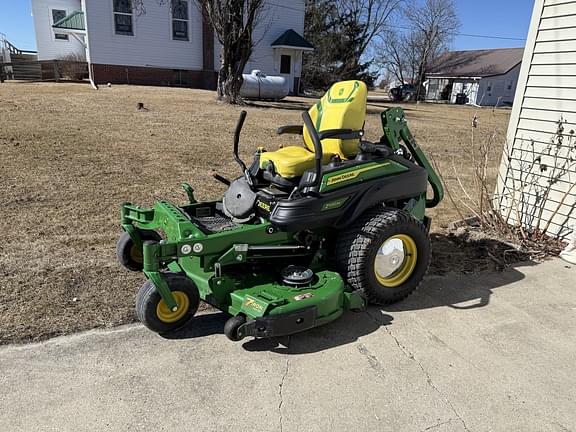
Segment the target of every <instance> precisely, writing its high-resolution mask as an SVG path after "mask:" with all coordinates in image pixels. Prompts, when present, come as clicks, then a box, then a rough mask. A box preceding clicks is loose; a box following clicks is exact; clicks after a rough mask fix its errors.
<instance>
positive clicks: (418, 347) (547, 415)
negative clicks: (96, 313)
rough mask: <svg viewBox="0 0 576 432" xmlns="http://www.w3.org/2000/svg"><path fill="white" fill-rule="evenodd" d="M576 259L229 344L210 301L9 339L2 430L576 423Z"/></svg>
mask: <svg viewBox="0 0 576 432" xmlns="http://www.w3.org/2000/svg"><path fill="white" fill-rule="evenodd" d="M575 279H576V267H574V266H572V268H570V266H569V265H567V264H566V263H564V262H562V261H560V260H552V261H548V262H545V263H543V264H539V265H534V266H532V265H525V266H518V267H516V268H515V269H512V270H510V271H507V272H505V273H500V274H490V273H485V274H478V275H474V276H449V277H433V278H429V279H428V280H427V281H426V283H425V284H424V286H423V287H422V289H421V290H420V291H419V292H418V293H417V294H415V295H414V296H412V297H411V298H410V299H408V300H407V301H405V302H402V303H401V304H398V305H396V306H394V307H390V308H387V309H385V310H380V309H379V308H371V309H370V310H369V311H368V312H366V313H350V314H347V315H346V316H344V317H343V318H342V319H340V320H339V321H337V322H336V323H333V324H332V325H329V326H326V327H324V328H318V329H314V330H312V331H309V332H307V333H304V334H300V335H295V336H292V337H289V338H288V337H287V338H282V339H277V340H245V341H243V342H240V343H232V342H230V341H228V340H227V339H226V338H225V336H223V335H222V334H221V331H222V326H223V323H224V321H225V317H223V316H222V315H221V314H212V315H202V316H200V317H198V318H197V320H196V322H195V323H194V324H193V326H192V327H191V328H189V329H187V330H185V331H183V332H181V333H180V334H179V335H177V337H176V338H174V339H163V338H161V337H159V336H156V335H155V334H152V333H151V332H149V331H147V330H146V329H144V328H143V327H141V326H140V325H130V326H124V327H120V328H117V329H114V330H99V331H91V332H87V333H83V334H77V335H73V336H67V337H60V338H55V339H52V340H50V341H47V342H45V343H40V344H34V345H25V346H6V347H2V348H0V387H1V391H0V430H2V431H7V432H8V431H10V432H16V431H26V432H30V431H58V432H61V431H74V432H79V431H122V432H126V431H283V432H284V431H285V432H288V431H299V432H301V431H569V430H576V372H575V367H576V283H574V280H575Z"/></svg>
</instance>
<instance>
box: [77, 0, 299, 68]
mask: <svg viewBox="0 0 576 432" xmlns="http://www.w3.org/2000/svg"><path fill="white" fill-rule="evenodd" d="M85 3H86V19H87V27H88V28H89V38H90V54H91V60H92V62H93V63H95V64H110V65H122V66H148V67H162V68H173V69H191V70H201V69H202V64H203V62H202V16H201V13H200V11H199V10H198V8H197V7H196V5H195V2H194V0H190V15H191V20H190V41H174V40H172V34H171V15H170V9H169V7H167V6H166V5H165V4H161V2H158V0H147V1H146V2H145V5H146V13H145V14H142V15H140V16H137V15H134V17H133V21H134V36H123V35H116V34H115V33H114V25H113V22H114V21H113V12H112V0H85ZM285 3H286V4H285V5H282V4H281V3H280V0H268V2H267V4H266V5H265V7H264V10H263V11H262V14H261V16H260V22H259V24H258V25H257V27H256V28H255V30H254V41H255V42H256V46H255V47H254V51H253V54H252V57H251V59H250V61H249V63H248V64H247V66H246V69H245V70H246V71H247V72H249V71H251V70H252V69H260V70H262V71H263V72H265V73H267V74H277V73H278V72H279V57H278V56H276V57H278V58H276V57H275V54H274V50H273V49H272V47H271V46H270V44H271V43H272V42H273V41H274V40H275V39H276V38H278V36H280V35H281V34H282V33H284V32H285V31H286V30H288V29H294V30H295V31H297V32H298V33H300V34H303V32H304V0H296V1H293V2H289V3H288V2H285ZM293 60H294V61H296V58H294V59H293ZM219 64H220V46H219V43H218V40H217V38H215V43H214V68H215V69H216V70H218V69H219ZM295 66H296V67H295V69H296V71H297V73H298V74H297V75H296V76H300V67H301V63H300V64H296V65H295Z"/></svg>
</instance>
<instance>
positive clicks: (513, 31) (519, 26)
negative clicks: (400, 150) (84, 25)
mask: <svg viewBox="0 0 576 432" xmlns="http://www.w3.org/2000/svg"><path fill="white" fill-rule="evenodd" d="M150 1H154V0H150ZM533 5H534V0H456V7H457V12H458V16H459V17H460V20H461V22H462V27H461V28H460V32H461V33H468V34H479V35H489V36H500V37H512V38H526V35H527V33H528V26H529V24H530V16H531V14H532V7H533ZM0 32H2V33H5V34H6V35H7V36H8V39H9V40H10V41H12V43H14V45H16V46H17V47H18V48H20V49H35V47H36V42H35V40H34V26H33V22H32V16H31V8H30V0H0ZM521 46H524V42H523V41H517V40H500V39H488V38H476V37H467V36H457V37H456V39H455V41H454V49H481V48H506V47H521Z"/></svg>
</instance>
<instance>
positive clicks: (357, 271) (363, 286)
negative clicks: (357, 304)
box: [335, 206, 431, 305]
mask: <svg viewBox="0 0 576 432" xmlns="http://www.w3.org/2000/svg"><path fill="white" fill-rule="evenodd" d="M400 224H412V225H416V226H417V227H418V228H419V229H420V231H421V233H422V235H423V236H425V237H426V239H427V241H428V244H429V235H428V231H427V229H426V227H425V226H424V225H423V224H422V223H419V222H418V221H417V220H416V219H414V217H412V216H411V215H410V214H409V213H407V212H405V211H403V210H399V209H396V208H391V207H383V206H377V207H373V208H371V209H369V210H368V211H367V212H366V213H364V215H363V216H361V217H360V218H358V219H357V220H356V221H355V222H354V223H353V224H352V225H351V226H350V227H348V228H347V229H346V230H345V231H343V232H342V233H341V234H340V236H339V238H338V240H337V243H336V257H335V258H336V265H337V268H338V270H339V271H340V273H341V274H342V276H343V277H344V278H345V279H346V280H347V282H348V284H349V285H350V286H352V288H354V289H356V290H359V291H360V292H361V293H362V294H363V295H364V296H366V298H367V299H368V301H369V302H370V303H373V304H378V305H386V304H391V303H395V302H397V301H400V300H403V299H404V298H406V297H408V296H409V295H411V294H412V293H414V292H415V291H416V290H417V289H418V287H419V286H420V285H421V283H422V277H423V275H424V274H425V273H426V272H427V271H428V267H429V266H430V257H431V253H430V247H428V250H427V251H421V250H419V251H418V253H419V256H421V255H422V253H423V252H427V253H426V255H425V256H424V259H425V270H424V272H422V277H421V278H420V280H419V281H418V283H417V284H416V286H414V287H413V288H412V289H410V290H398V291H396V295H394V296H393V297H392V298H390V297H388V298H383V297H382V296H379V295H378V293H377V292H375V291H374V290H371V289H370V288H369V287H368V283H367V280H366V276H365V275H366V268H365V266H366V260H365V259H364V257H365V255H366V253H367V250H368V248H370V247H371V246H372V244H373V241H374V239H375V238H377V237H378V234H379V232H381V231H382V230H383V229H385V228H388V227H391V226H393V225H400ZM419 259H421V258H419Z"/></svg>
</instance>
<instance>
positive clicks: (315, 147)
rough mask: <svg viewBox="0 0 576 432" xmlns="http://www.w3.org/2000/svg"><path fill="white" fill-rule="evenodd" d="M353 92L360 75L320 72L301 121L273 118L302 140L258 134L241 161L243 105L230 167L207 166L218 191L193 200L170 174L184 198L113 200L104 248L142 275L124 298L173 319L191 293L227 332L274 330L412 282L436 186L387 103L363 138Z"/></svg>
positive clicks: (161, 329) (146, 314)
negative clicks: (317, 91) (226, 171)
mask: <svg viewBox="0 0 576 432" xmlns="http://www.w3.org/2000/svg"><path fill="white" fill-rule="evenodd" d="M366 99H367V88H366V85H365V84H364V83H363V82H360V81H345V82H339V83H336V84H334V85H333V86H332V87H331V88H330V90H329V91H328V92H327V93H326V94H325V95H324V96H323V97H322V99H321V100H320V101H319V102H318V103H317V104H316V105H314V106H313V107H312V108H311V109H310V110H309V111H308V112H304V113H303V114H302V118H303V120H304V124H303V125H293V126H283V127H281V128H279V129H278V133H279V134H293V135H294V141H295V142H297V141H303V145H294V146H288V147H283V148H280V149H279V150H276V151H266V150H265V149H264V148H260V149H258V150H257V151H256V154H255V156H254V160H253V162H252V163H251V164H250V166H247V165H245V163H244V162H243V161H242V160H241V159H240V157H239V156H238V143H239V138H240V132H241V130H242V125H243V123H244V120H245V118H246V112H244V111H243V112H242V113H241V114H240V120H239V121H238V125H237V126H236V132H235V136H234V151H233V155H234V159H235V160H236V162H237V163H238V165H239V166H240V171H241V175H240V176H239V177H238V178H236V179H234V180H232V181H229V180H227V179H225V178H223V177H222V176H220V175H217V174H216V175H214V177H215V178H216V180H219V181H221V182H223V183H225V184H226V185H227V186H228V190H227V192H226V193H225V195H224V197H223V199H222V200H220V201H209V202H197V201H196V200H195V198H194V192H193V189H192V188H191V187H190V185H188V184H184V185H183V186H184V189H185V190H186V192H187V195H188V201H189V202H188V203H187V204H184V205H176V204H173V203H170V202H168V201H158V202H156V204H155V205H154V207H153V208H142V207H139V206H136V205H132V204H124V206H123V207H122V228H123V229H124V231H125V233H124V234H123V235H122V237H121V238H120V239H119V241H118V244H117V255H118V259H119V261H120V263H121V264H122V265H124V266H125V267H126V268H127V269H129V270H133V271H143V273H144V275H145V276H146V278H147V279H148V280H147V281H146V283H144V285H143V286H142V288H141V289H140V292H139V293H138V296H137V300H136V313H137V316H138V318H139V319H140V320H141V321H142V323H144V325H145V326H146V327H148V328H149V329H151V330H153V331H155V332H158V333H161V334H165V333H169V332H172V331H174V330H177V329H179V328H181V327H182V326H184V325H186V324H187V323H189V322H190V321H191V320H192V319H193V317H194V314H195V313H196V311H197V309H198V304H199V302H200V300H203V301H204V302H206V303H209V304H210V305H212V306H214V307H216V308H218V309H220V310H222V311H224V312H226V313H228V314H230V315H231V318H230V319H229V320H228V321H227V322H226V324H225V327H224V333H225V334H226V336H227V337H228V338H230V339H231V340H234V341H238V340H240V339H242V338H244V337H246V336H252V337H257V338H262V337H271V336H281V335H288V334H292V333H296V332H300V331H303V330H307V329H310V328H312V327H316V326H320V325H323V324H326V323H329V322H331V321H333V320H335V319H337V318H338V317H340V316H341V315H342V313H343V312H344V311H345V310H361V309H362V308H364V306H365V305H366V304H367V303H375V304H380V305H383V304H388V303H392V302H396V301H398V300H401V299H403V298H404V297H406V296H407V295H409V294H410V293H411V292H413V291H414V290H415V289H416V287H417V286H418V285H419V284H420V282H421V280H422V278H423V276H424V274H425V272H426V270H427V268H428V264H429V261H430V240H429V236H428V228H429V222H430V221H429V219H428V218H427V217H426V216H425V210H426V208H427V207H434V206H435V205H437V204H438V202H439V201H440V200H441V199H442V195H443V191H442V187H441V184H440V181H439V179H438V177H437V176H436V174H435V173H434V170H433V169H432V168H431V166H430V164H429V163H428V161H427V159H426V157H425V156H424V154H423V153H422V151H421V150H420V148H419V147H418V146H417V145H416V142H415V141H414V139H413V137H412V136H411V134H410V131H409V130H408V127H407V125H406V119H405V117H404V113H403V111H402V110H401V109H400V108H392V109H388V110H387V111H385V112H383V113H382V114H381V121H382V127H383V130H384V134H383V136H382V138H381V139H380V140H379V141H378V142H368V141H365V140H364V132H363V127H364V122H365V116H366ZM428 183H429V184H430V185H431V189H432V192H433V196H432V198H431V199H427V197H426V191H427V185H428Z"/></svg>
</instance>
